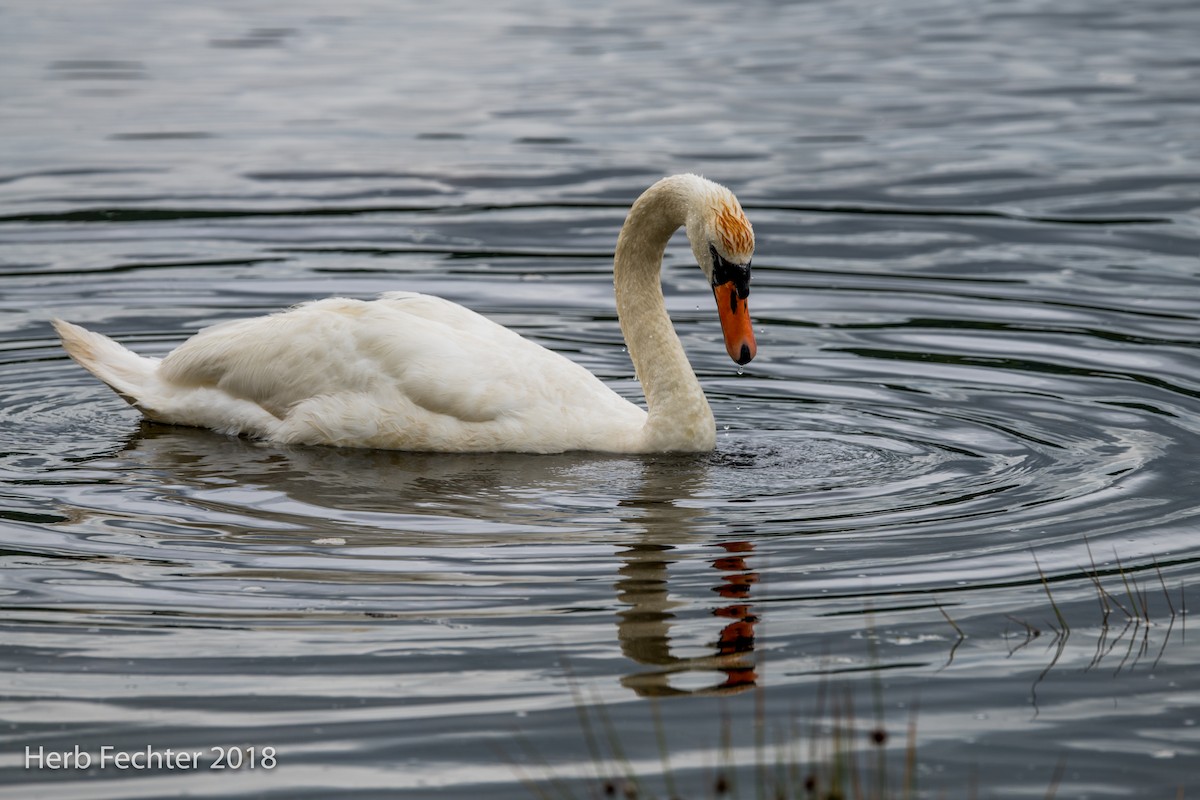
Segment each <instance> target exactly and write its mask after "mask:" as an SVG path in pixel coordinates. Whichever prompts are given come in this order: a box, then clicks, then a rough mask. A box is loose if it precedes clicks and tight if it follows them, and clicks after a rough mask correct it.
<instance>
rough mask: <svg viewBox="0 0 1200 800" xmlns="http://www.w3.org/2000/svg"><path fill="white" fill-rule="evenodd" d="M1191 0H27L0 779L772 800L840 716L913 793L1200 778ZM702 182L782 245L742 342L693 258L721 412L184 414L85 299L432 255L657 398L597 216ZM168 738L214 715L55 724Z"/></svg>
mask: <svg viewBox="0 0 1200 800" xmlns="http://www.w3.org/2000/svg"><path fill="white" fill-rule="evenodd" d="M1198 30H1200V5H1197V4H1195V3H1188V2H1171V1H1169V0H1167V1H1162V2H1159V1H1157V0H1148V1H1147V2H1139V3H1129V2H1117V0H1086V1H1085V0H1066V1H1065V2H1055V3H1049V2H1040V1H1039V0H1011V1H1009V2H999V1H997V2H986V3H985V2H973V1H969V2H961V0H955V2H944V1H942V0H914V2H909V3H885V2H881V1H879V0H876V1H874V2H868V1H867V0H839V2H832V1H830V0H823V1H820V2H800V3H781V2H750V3H744V4H740V5H738V6H736V7H734V6H731V5H729V4H718V3H683V2H667V3H656V4H643V3H633V2H628V1H627V0H618V2H614V3H605V4H600V3H585V2H578V3H567V4H540V3H535V2H529V1H528V0H519V1H518V2H515V3H507V4H491V3H483V2H448V3H440V4H412V3H394V2H370V1H369V0H364V1H363V2H351V3H347V4H341V5H338V6H336V7H334V6H330V5H329V4H326V3H316V2H310V1H309V0H294V1H293V2H288V3H282V2H264V3H257V4H245V3H239V2H232V0H229V1H228V2H212V1H209V2H203V3H187V4H184V3H156V2H151V1H150V0H113V1H112V2H106V3H71V4H67V3H59V4H47V3H44V2H32V1H31V0H26V1H24V2H15V3H9V4H7V5H6V6H5V8H3V9H0V96H2V98H3V112H2V113H0V334H2V337H0V341H2V350H0V548H2V552H0V556H2V558H3V570H2V571H0V603H2V604H3V615H2V617H0V796H3V797H12V798H31V797H38V798H55V799H57V798H114V799H116V798H153V797H175V796H183V795H184V794H187V796H190V797H212V798H251V797H278V798H328V797H339V798H375V797H379V798H384V797H387V798H393V797H401V798H426V797H430V798H434V797H436V798H478V797H489V798H531V797H539V796H541V797H568V796H577V797H594V796H602V795H603V791H604V787H603V779H604V778H605V777H612V776H614V775H615V776H617V778H618V779H619V781H627V780H629V775H628V773H629V772H632V773H633V774H635V775H636V776H638V777H639V778H640V780H641V781H643V782H642V783H641V784H640V789H639V792H640V794H639V796H641V797H646V796H650V795H651V794H654V795H657V796H660V797H665V796H667V795H668V793H676V794H678V795H680V796H683V797H688V798H698V797H709V796H712V795H714V794H715V793H717V789H716V788H715V782H716V781H718V780H719V779H720V778H724V779H726V780H728V779H730V778H733V779H736V781H737V790H738V796H742V797H758V796H760V795H759V794H758V793H757V792H758V791H759V788H765V787H767V786H768V785H769V782H770V780H773V779H774V778H773V776H775V775H776V763H777V761H778V762H780V763H781V764H783V766H784V769H783V771H782V773H781V774H782V775H783V777H784V778H786V779H787V780H789V781H791V783H790V787H791V789H790V791H791V792H792V795H791V796H802V795H803V796H808V795H804V794H803V783H804V781H805V780H806V779H807V778H808V777H809V776H810V775H814V776H816V780H819V781H827V780H828V777H829V774H830V770H831V769H832V767H830V766H829V765H830V764H831V763H832V762H833V761H835V760H837V759H839V758H840V759H841V760H842V762H843V763H844V762H845V760H846V759H847V758H849V757H850V756H852V755H854V754H857V755H854V757H855V759H856V762H855V763H856V764H857V767H856V769H855V771H856V774H860V775H861V778H860V781H861V782H862V783H861V786H862V787H864V788H863V791H864V792H865V791H867V788H866V787H870V786H873V785H875V786H877V785H879V782H881V781H882V780H884V778H883V777H882V776H881V773H880V769H881V767H880V765H879V759H882V761H883V763H884V764H885V765H886V770H887V775H886V780H887V781H888V784H889V786H891V787H892V789H893V790H894V792H895V793H896V794H897V796H899V794H900V793H901V790H902V789H903V787H904V785H905V783H906V780H905V779H904V773H905V770H906V766H905V764H906V761H909V760H911V762H912V764H913V767H912V772H913V776H914V777H913V778H912V780H911V782H912V783H915V786H916V790H917V793H918V794H919V795H920V796H923V797H931V798H933V797H967V796H979V797H997V798H1012V797H1039V798H1040V797H1045V796H1048V795H1049V794H1052V793H1055V792H1057V796H1059V797H1071V798H1109V797H1138V798H1176V797H1183V796H1184V793H1185V792H1186V796H1188V797H1191V796H1192V795H1193V794H1195V793H1197V792H1200V725H1198V724H1197V723H1198V721H1200V676H1198V675H1197V671H1196V667H1195V665H1196V663H1197V661H1200V632H1197V631H1195V630H1189V628H1194V625H1192V624H1191V623H1189V622H1188V618H1187V615H1186V612H1185V609H1188V608H1191V607H1193V606H1197V605H1200V593H1198V592H1197V584H1198V583H1200V503H1198V502H1197V496H1198V495H1200V459H1198V454H1200V369H1198V367H1200V352H1198V349H1197V347H1198V341H1200V336H1198V334H1197V332H1198V330H1200V288H1198V287H1200V261H1198V260H1197V255H1198V253H1200V218H1198V217H1197V214H1196V210H1197V208H1198V207H1200V135H1198V134H1200V102H1198V101H1200V90H1198V88H1197V87H1200V57H1198V55H1197V49H1196V44H1197V39H1196V33H1197V31H1198ZM684 171H695V172H702V173H704V174H705V175H707V176H708V177H710V178H713V179H716V180H719V181H721V182H723V183H726V184H727V185H728V186H730V187H731V188H732V189H733V190H734V191H735V192H737V194H738V196H739V197H740V198H741V200H742V202H743V204H744V206H745V208H746V210H747V213H748V215H749V217H750V218H751V220H752V222H753V223H754V226H755V231H756V234H757V243H758V246H757V252H756V256H755V259H754V267H755V273H754V283H753V290H752V295H751V298H750V305H751V311H752V312H753V314H754V316H755V326H756V331H757V333H758V345H759V354H758V358H757V359H756V360H755V361H753V362H752V363H751V364H749V365H748V366H747V367H746V368H745V369H743V370H741V371H739V370H738V369H737V367H736V366H735V365H734V364H732V363H731V362H730V361H729V359H728V358H727V357H726V355H725V353H724V348H723V347H722V345H721V339H720V333H719V331H718V328H717V323H716V319H715V314H714V313H713V312H714V309H713V308H712V298H711V293H710V292H709V290H708V289H707V287H706V286H705V285H704V281H703V278H702V276H701V275H700V273H699V272H698V271H697V270H696V269H695V267H694V265H693V264H691V258H690V255H689V254H688V251H687V246H686V242H684V241H683V240H682V238H680V239H677V240H676V241H675V242H674V243H673V244H672V246H671V248H670V249H669V251H668V257H667V260H666V265H665V272H664V283H665V289H666V293H667V298H668V305H669V308H670V311H671V314H672V317H673V319H674V320H675V322H676V325H677V327H678V329H679V331H680V333H681V336H682V338H683V340H684V344H685V346H686V348H687V350H688V353H689V355H690V357H691V359H692V363H693V365H694V366H695V368H696V370H697V373H698V374H699V376H700V379H701V381H702V382H703V384H704V386H705V388H706V390H707V392H708V394H709V397H710V399H711V402H712V405H713V409H714V412H715V414H716V417H717V420H718V428H719V442H718V446H717V450H716V452H715V453H713V454H712V455H711V456H705V457H699V458H681V457H645V458H642V457H613V456H595V455H581V454H568V455H561V456H547V457H538V456H514V455H483V456H453V455H452V456H446V455H410V454H401V453H386V452H351V451H338V450H332V449H321V448H295V449H288V448H283V447H277V446H271V445H263V444H260V443H255V442H252V441H246V440H238V439H231V438H226V437H223V436H219V435H216V434H211V433H207V432H204V431H197V430H186V429H173V428H168V427H156V426H148V425H144V424H141V423H140V422H139V421H138V418H137V415H136V414H135V413H133V412H132V411H131V410H130V409H128V408H127V407H126V406H125V405H124V404H123V403H121V402H120V400H119V399H118V398H116V397H115V396H114V395H113V394H112V393H111V392H109V391H108V390H107V389H105V388H104V387H103V386H101V385H100V384H98V383H97V382H95V381H94V380H93V379H92V378H91V377H90V376H88V375H87V374H85V373H84V372H83V371H82V370H81V369H80V368H78V367H77V366H76V365H75V364H74V363H72V362H71V361H69V360H68V359H67V358H66V356H65V355H64V353H63V352H62V350H61V349H60V347H59V346H58V344H57V341H56V339H55V338H54V336H53V334H52V331H51V329H50V326H49V324H48V320H49V319H50V318H51V317H54V316H59V317H63V318H66V319H69V320H71V321H74V322H77V323H80V324H84V325H86V326H88V327H92V328H94V329H96V330H99V331H102V332H104V333H107V334H109V335H111V336H113V337H115V338H117V339H118V340H120V341H122V342H124V343H126V344H128V345H129V346H131V347H133V348H134V349H136V350H138V351H140V352H142V353H145V354H153V355H161V354H164V353H166V352H168V351H169V350H170V349H171V348H172V347H174V346H175V345H177V344H178V343H180V342H181V341H183V340H184V339H185V338H186V337H187V336H188V335H190V334H191V333H192V332H194V331H195V330H197V329H198V328H200V327H203V326H205V325H209V324H212V323H215V322H220V321H222V320H229V319H235V318H239V317H244V316H250V315H255V314H260V313H265V312H268V311H270V310H274V309H278V308H280V307H284V306H287V305H289V304H292V303H296V302H300V301H303V300H306V299H311V298H316V297H322V296H327V295H334V294H337V295H348V296H354V297H370V296H372V295H373V294H375V293H378V292H381V291H387V290H394V289H405V290H418V291H424V292H430V293H435V294H439V295H442V296H444V297H447V298H449V299H452V300H455V301H457V302H460V303H463V304H465V305H468V306H470V307H472V308H474V309H476V310H478V311H480V312H482V313H484V314H487V315H488V316H490V317H492V318H493V319H495V320H497V321H499V322H501V323H503V324H505V325H508V326H510V327H512V328H514V329H515V330H517V331H519V332H521V333H522V334H524V335H526V336H528V337H530V338H532V339H534V340H536V341H538V342H540V343H542V344H544V345H546V346H547V347H550V348H552V349H555V350H558V351H560V352H562V353H565V354H566V355H568V356H569V357H571V358H573V359H575V360H577V361H578V362H580V363H581V364H583V365H585V366H586V367H588V368H589V369H591V370H593V371H594V372H595V373H597V374H598V375H599V376H601V377H602V378H603V379H604V380H605V381H607V382H608V383H609V384H610V385H612V386H613V387H614V388H615V389H616V390H617V391H619V392H620V393H622V394H623V395H625V396H628V397H630V398H633V399H636V398H639V390H638V385H637V383H636V382H635V381H634V379H633V376H632V367H631V365H630V363H629V360H628V356H627V354H626V353H625V352H624V351H623V343H622V340H621V337H620V332H619V330H618V327H617V323H616V319H615V314H614V311H613V300H612V296H611V291H612V289H611V253H612V249H613V246H614V243H615V241H616V235H617V231H618V230H619V228H620V225H621V222H622V220H623V219H624V213H625V210H626V208H627V207H628V204H629V203H630V202H631V201H632V200H633V198H635V197H636V196H637V195H638V194H639V193H640V192H641V191H642V190H643V189H644V188H645V187H647V186H648V185H649V184H650V183H651V182H653V181H654V180H655V179H657V178H658V177H660V176H662V175H664V174H670V173H674V172H684ZM581 718H582V719H581ZM656 720H660V722H656ZM880 726H882V728H883V729H884V730H885V731H886V732H887V734H888V737H887V741H886V742H885V743H884V745H882V746H876V745H873V744H872V743H871V740H870V737H869V734H870V733H871V731H873V730H874V729H875V728H876V727H880ZM910 726H913V727H911V728H910ZM610 734H611V735H610ZM660 738H662V739H665V740H666V742H667V747H666V749H665V753H666V761H667V762H668V763H669V766H665V765H664V758H663V757H662V755H660V752H663V751H662V750H661V748H660V746H659V739H660ZM610 740H615V741H616V743H617V744H618V745H619V749H620V751H621V755H620V756H619V757H610V750H611V748H612V746H613V742H612V741H610ZM589 745H594V749H595V750H597V751H599V752H598V753H594V752H592V750H593V748H592V747H590V746H589ZM148 746H149V747H152V748H155V749H159V750H161V749H165V748H173V749H174V750H182V751H195V752H202V753H203V759H202V762H201V765H200V767H198V768H192V769H183V768H180V767H179V765H178V764H176V765H173V766H174V768H171V767H169V766H162V767H161V768H154V769H136V768H132V767H131V768H129V769H125V770H121V769H117V768H116V767H115V766H114V764H111V763H110V764H108V765H107V766H106V767H105V768H103V769H101V768H98V767H97V766H96V765H95V764H93V766H92V768H91V769H90V770H83V769H74V768H64V769H51V768H49V767H46V766H44V765H43V766H42V767H41V768H39V767H38V765H37V764H33V765H31V764H29V763H28V762H27V758H26V753H27V748H28V749H29V751H32V752H38V751H39V750H38V749H39V748H42V750H41V751H40V752H48V751H60V752H61V751H72V750H73V748H79V749H80V751H82V752H88V753H91V754H93V755H94V756H96V757H97V759H98V756H99V753H100V752H101V749H102V748H105V747H107V748H112V749H111V750H110V751H109V752H110V753H111V752H125V753H135V752H138V751H144V750H145V748H146V747H148ZM230 747H239V748H246V749H245V750H239V751H238V752H239V754H243V755H244V756H245V757H247V758H248V756H249V755H250V754H251V750H250V748H254V749H255V750H254V755H255V758H256V759H258V758H261V757H262V755H263V754H264V752H265V749H266V748H273V751H272V752H273V753H274V756H275V760H274V761H273V762H272V765H273V766H264V763H265V762H262V763H257V764H256V766H255V767H254V768H250V767H249V765H248V761H247V763H244V764H243V767H242V768H241V769H239V770H236V771H233V770H225V771H221V770H214V769H211V768H210V767H211V766H212V765H213V764H212V761H213V759H214V758H215V757H217V756H219V755H220V752H219V751H215V750H213V748H230ZM730 765H736V766H733V767H731V766H730ZM762 772H766V773H768V776H767V781H768V783H766V784H764V783H762V781H763V775H762V774H760V773H762ZM597 774H599V777H597ZM823 785H824V784H823ZM618 790H619V791H623V789H621V788H619V789H618Z"/></svg>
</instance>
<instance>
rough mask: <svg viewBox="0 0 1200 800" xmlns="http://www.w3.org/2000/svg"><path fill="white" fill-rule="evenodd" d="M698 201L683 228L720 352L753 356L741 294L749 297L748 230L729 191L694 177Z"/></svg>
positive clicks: (751, 239)
mask: <svg viewBox="0 0 1200 800" xmlns="http://www.w3.org/2000/svg"><path fill="white" fill-rule="evenodd" d="M700 180H702V181H703V183H704V186H703V189H702V191H701V192H700V193H699V194H700V196H701V198H702V200H701V202H699V203H697V204H696V205H695V206H694V209H695V210H694V211H693V213H691V214H689V215H688V221H687V233H688V239H689V240H690V241H691V243H692V252H693V253H694V254H695V256H696V263H698V264H699V265H700V268H701V269H702V270H704V274H705V275H706V276H707V277H708V280H709V283H710V284H712V290H713V296H714V297H715V298H716V301H717V314H718V315H719V316H720V318H721V330H722V332H723V333H724V334H725V351H726V352H727V353H729V357H730V358H732V359H733V360H734V361H736V362H737V363H738V364H746V363H748V362H749V361H750V359H752V358H754V354H755V352H756V351H757V349H758V347H757V345H756V344H755V342H754V326H753V325H752V323H751V321H750V309H749V307H748V306H747V303H746V299H747V298H748V297H749V296H750V259H751V258H752V257H753V256H754V229H753V228H751V227H750V221H749V220H748V219H746V214H745V213H744V212H743V211H742V206H741V204H740V203H739V202H738V200H737V198H736V197H734V196H733V192H731V191H729V190H728V189H726V188H725V187H724V186H721V185H719V184H716V183H713V182H712V181H708V180H704V179H700Z"/></svg>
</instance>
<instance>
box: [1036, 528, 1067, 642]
mask: <svg viewBox="0 0 1200 800" xmlns="http://www.w3.org/2000/svg"><path fill="white" fill-rule="evenodd" d="M1029 552H1030V553H1031V554H1032V555H1033V564H1034V566H1035V567H1037V571H1038V577H1039V578H1041V579H1042V588H1043V589H1045V590H1046V597H1047V598H1049V600H1050V607H1051V608H1053V609H1054V616H1055V617H1057V618H1058V624H1059V626H1060V627H1061V629H1062V632H1063V633H1069V632H1070V630H1071V626H1070V625H1068V624H1067V618H1066V617H1064V616H1063V613H1062V611H1061V610H1060V609H1059V607H1058V603H1056V602H1054V595H1053V594H1052V593H1051V592H1050V582H1049V581H1048V580H1046V573H1044V572H1042V565H1041V564H1040V563H1038V558H1037V553H1035V552H1034V551H1033V548H1030V550H1029Z"/></svg>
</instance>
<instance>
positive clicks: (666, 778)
mask: <svg viewBox="0 0 1200 800" xmlns="http://www.w3.org/2000/svg"><path fill="white" fill-rule="evenodd" d="M650 713H651V715H652V716H653V717H654V737H655V739H657V740H658V757H659V759H661V761H662V771H663V782H664V783H665V784H666V786H667V794H668V796H670V797H671V798H672V800H674V798H676V797H678V796H679V792H678V791H676V789H675V775H674V774H673V773H672V772H671V753H670V750H669V748H668V747H667V730H666V728H665V727H664V726H663V719H662V708H661V707H660V706H659V703H658V699H657V698H651V700H650Z"/></svg>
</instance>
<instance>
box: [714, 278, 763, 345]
mask: <svg viewBox="0 0 1200 800" xmlns="http://www.w3.org/2000/svg"><path fill="white" fill-rule="evenodd" d="M713 295H714V296H715V297H716V298H717V314H718V315H719V316H720V317H721V330H722V332H724V334H725V352H727V353H729V357H730V358H732V359H733V360H734V361H736V362H737V363H738V364H748V363H750V359H752V358H754V354H755V353H756V352H758V346H757V345H756V344H755V343H754V326H753V325H752V324H751V323H750V308H749V306H748V305H747V303H746V298H745V297H738V293H737V287H736V285H735V284H734V282H733V281H729V282H728V283H722V284H714V285H713Z"/></svg>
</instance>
